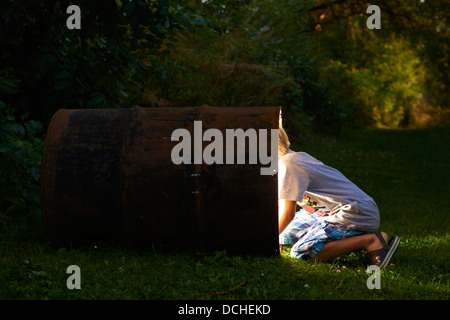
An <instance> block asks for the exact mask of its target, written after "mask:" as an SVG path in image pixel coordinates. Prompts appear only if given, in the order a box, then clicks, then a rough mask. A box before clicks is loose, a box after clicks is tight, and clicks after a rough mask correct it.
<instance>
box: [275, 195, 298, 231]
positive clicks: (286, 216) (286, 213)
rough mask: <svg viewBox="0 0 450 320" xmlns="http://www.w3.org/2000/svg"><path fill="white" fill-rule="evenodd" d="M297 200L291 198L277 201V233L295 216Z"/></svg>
mask: <svg viewBox="0 0 450 320" xmlns="http://www.w3.org/2000/svg"><path fill="white" fill-rule="evenodd" d="M296 207H297V202H296V201H293V200H279V201H278V233H279V234H281V233H282V232H283V231H284V229H286V227H287V226H288V225H289V223H291V221H292V219H294V216H295V210H296Z"/></svg>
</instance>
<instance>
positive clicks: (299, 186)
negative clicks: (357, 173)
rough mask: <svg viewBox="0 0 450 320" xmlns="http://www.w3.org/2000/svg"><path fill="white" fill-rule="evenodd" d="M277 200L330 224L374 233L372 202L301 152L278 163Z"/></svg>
mask: <svg viewBox="0 0 450 320" xmlns="http://www.w3.org/2000/svg"><path fill="white" fill-rule="evenodd" d="M278 198H279V199H280V200H293V201H297V202H298V204H299V205H300V206H302V207H303V208H304V209H306V210H307V211H309V212H310V213H311V212H315V214H316V215H317V216H319V217H320V218H321V219H324V220H326V221H328V222H330V223H337V224H343V225H345V226H347V227H349V228H353V229H357V230H362V231H369V232H373V231H376V230H377V229H378V227H379V224H380V214H379V211H378V207H377V205H376V203H375V201H374V200H373V199H372V198H371V197H370V196H368V195H367V194H366V193H365V192H364V191H362V190H361V189H360V188H358V187H357V186H356V185H355V184H354V183H353V182H351V181H350V180H348V179H347V178H346V177H345V176H344V175H343V174H342V173H341V172H339V171H338V170H336V169H334V168H331V167H329V166H327V165H325V164H323V163H322V162H320V161H319V160H317V159H315V158H314V157H312V156H310V155H309V154H307V153H305V152H294V151H292V150H289V152H288V153H287V154H285V155H284V156H282V157H281V158H280V159H279V161H278Z"/></svg>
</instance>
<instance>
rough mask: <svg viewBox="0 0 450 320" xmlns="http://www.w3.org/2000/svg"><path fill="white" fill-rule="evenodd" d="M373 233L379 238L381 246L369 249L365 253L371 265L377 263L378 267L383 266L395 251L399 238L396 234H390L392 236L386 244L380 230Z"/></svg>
mask: <svg viewBox="0 0 450 320" xmlns="http://www.w3.org/2000/svg"><path fill="white" fill-rule="evenodd" d="M375 234H376V236H377V237H378V238H379V239H380V241H381V244H382V245H383V248H382V249H379V250H374V251H370V252H368V253H367V254H368V256H369V262H370V264H371V265H377V266H379V267H380V268H383V267H386V266H387V265H388V264H389V262H390V261H391V259H392V257H393V255H394V253H395V251H396V250H397V248H398V245H399V244H400V238H399V237H398V236H392V238H391V239H390V240H389V243H388V244H386V241H384V238H383V236H382V235H381V233H380V232H377V233H375Z"/></svg>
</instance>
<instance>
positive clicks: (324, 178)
mask: <svg viewBox="0 0 450 320" xmlns="http://www.w3.org/2000/svg"><path fill="white" fill-rule="evenodd" d="M289 147H290V142H289V138H288V136H287V134H286V132H285V131H284V129H283V127H282V126H281V122H280V128H279V150H278V159H279V161H278V192H279V217H278V219H279V220H278V222H279V224H278V225H279V238H280V251H281V249H282V245H283V244H290V243H294V246H293V247H292V249H291V256H292V257H294V258H301V259H302V260H304V261H310V260H312V259H316V260H329V259H332V258H335V257H338V256H341V255H344V254H348V253H350V252H352V251H356V250H366V251H367V253H368V256H369V261H370V264H375V265H379V266H380V267H385V266H386V265H388V263H389V262H390V260H391V258H392V256H393V254H394V253H395V251H396V250H397V247H398V245H399V243H400V238H399V237H397V236H393V237H392V238H391V240H390V241H389V243H387V242H388V235H387V234H386V233H384V232H376V233H372V232H375V231H376V230H377V229H378V227H379V220H380V216H379V211H378V207H377V205H376V203H375V201H374V200H373V199H372V198H371V197H370V196H368V195H367V194H366V193H365V192H364V191H362V190H361V189H360V188H358V187H357V186H356V185H355V184H354V183H353V182H351V181H350V180H348V179H347V178H346V177H345V176H344V175H343V174H342V173H341V172H339V171H338V170H336V169H334V168H331V167H329V166H327V165H325V164H323V163H322V162H320V161H319V160H317V159H315V158H313V157H312V156H310V155H309V154H307V153H304V152H294V151H292V150H290V149H289ZM297 203H299V205H300V206H301V207H302V208H303V209H302V210H300V211H298V212H296V206H297Z"/></svg>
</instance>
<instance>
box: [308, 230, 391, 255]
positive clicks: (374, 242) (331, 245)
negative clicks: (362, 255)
mask: <svg viewBox="0 0 450 320" xmlns="http://www.w3.org/2000/svg"><path fill="white" fill-rule="evenodd" d="M381 235H382V236H383V238H384V240H385V241H386V242H387V241H388V235H387V234H386V233H384V232H381ZM382 247H383V245H382V244H381V242H380V239H378V237H377V236H376V235H375V234H364V235H361V236H355V237H351V238H345V239H340V240H335V241H330V242H327V243H326V244H325V245H324V247H323V248H322V250H320V252H319V253H318V254H317V255H316V257H315V258H314V259H315V260H319V261H321V260H330V259H333V258H336V257H339V256H342V255H344V254H347V253H350V252H353V251H356V250H366V251H367V252H370V251H373V250H378V249H381V248H382Z"/></svg>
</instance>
